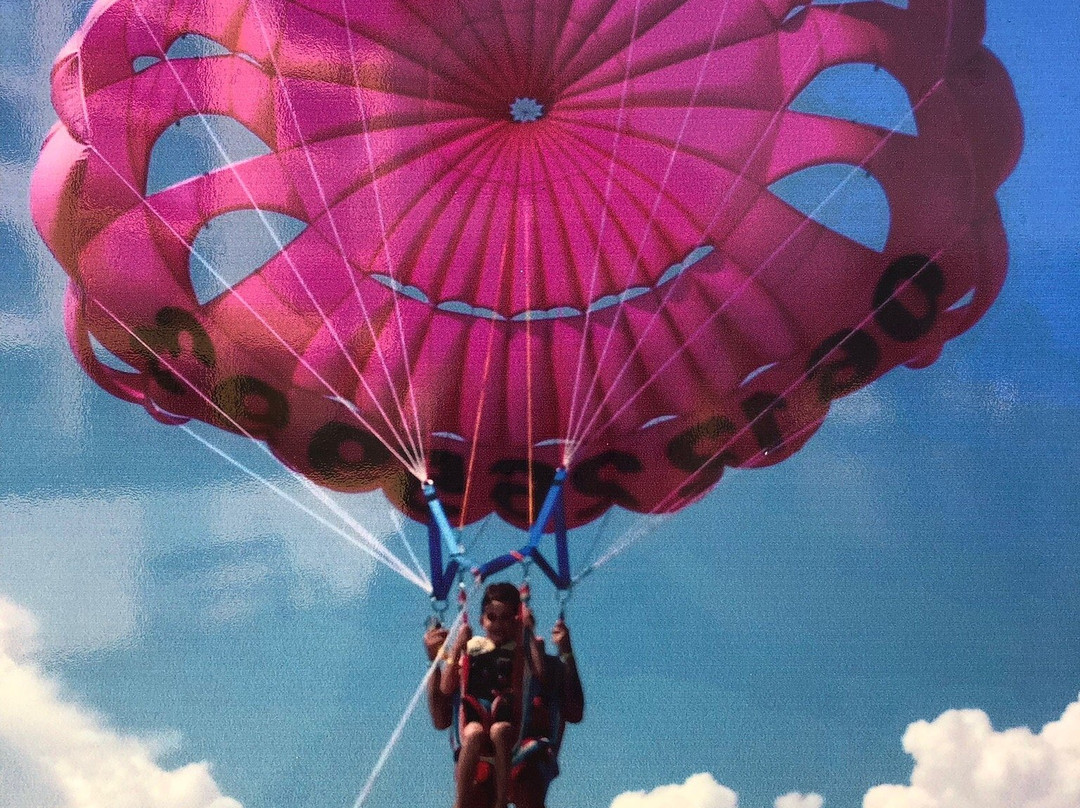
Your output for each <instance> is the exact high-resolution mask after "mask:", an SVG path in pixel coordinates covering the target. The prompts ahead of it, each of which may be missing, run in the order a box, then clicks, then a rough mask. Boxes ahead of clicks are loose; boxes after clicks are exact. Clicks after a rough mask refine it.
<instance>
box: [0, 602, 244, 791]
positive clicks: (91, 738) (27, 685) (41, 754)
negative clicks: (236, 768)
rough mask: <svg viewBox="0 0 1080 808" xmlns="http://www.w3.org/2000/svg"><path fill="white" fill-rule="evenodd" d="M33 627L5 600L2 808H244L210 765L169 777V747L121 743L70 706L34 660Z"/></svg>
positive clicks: (123, 739) (1, 609) (0, 605)
mask: <svg viewBox="0 0 1080 808" xmlns="http://www.w3.org/2000/svg"><path fill="white" fill-rule="evenodd" d="M35 626H36V620H35V619H34V617H33V616H32V615H30V614H29V613H28V612H26V611H25V610H23V609H22V608H20V607H18V606H15V605H14V604H12V603H10V602H8V601H5V600H0V783H3V786H4V787H3V791H2V793H0V808H240V803H238V802H237V801H236V800H234V799H231V798H229V797H225V796H223V795H222V794H221V791H220V789H219V788H218V786H217V784H216V783H215V782H214V779H213V777H212V776H211V775H210V771H209V768H208V766H207V764H206V763H192V764H189V765H187V766H183V767H181V768H179V769H175V770H173V771H167V770H165V769H163V768H161V766H160V765H159V764H158V763H157V758H158V757H159V756H160V755H161V754H162V752H163V751H164V747H165V746H166V745H167V744H165V743H162V742H158V743H154V742H151V741H147V740H144V739H139V738H133V737H129V736H123V735H120V734H118V733H116V732H115V731H113V730H112V729H110V728H109V727H107V726H106V725H105V723H104V721H103V720H102V719H101V718H100V717H98V716H95V715H92V714H90V713H89V712H87V711H86V710H85V709H83V708H82V707H80V706H79V705H77V704H75V703H73V702H72V701H71V700H70V699H67V698H65V697H64V696H63V695H62V694H61V692H60V688H59V687H58V685H57V683H56V682H54V681H52V680H50V679H49V678H47V677H46V676H45V675H44V674H42V672H41V671H40V670H38V669H37V667H36V666H35V665H34V663H33V660H32V658H31V657H29V656H28V651H29V649H31V648H33V645H34V643H33V634H34V631H35Z"/></svg>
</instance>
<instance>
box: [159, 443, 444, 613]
mask: <svg viewBox="0 0 1080 808" xmlns="http://www.w3.org/2000/svg"><path fill="white" fill-rule="evenodd" d="M180 429H182V430H183V431H184V432H186V433H187V434H188V435H190V436H191V437H193V438H194V439H195V440H197V441H198V442H199V443H201V444H202V445H203V446H205V447H206V448H207V449H209V450H210V451H212V452H213V453H214V454H216V455H218V456H220V457H222V458H223V459H225V460H226V461H228V462H229V463H232V464H233V465H234V466H236V467H237V468H238V469H240V470H241V471H242V472H244V473H245V474H247V475H249V476H250V477H252V478H253V479H254V480H256V481H258V482H260V483H262V484H263V485H264V486H266V487H267V488H268V489H270V490H271V491H273V492H274V493H275V494H277V495H278V496H279V497H281V498H282V499H284V500H285V501H286V502H289V503H290V504H292V505H294V506H296V507H297V508H299V509H300V510H301V511H303V512H304V513H306V514H307V515H308V516H310V517H311V518H312V519H314V520H315V521H317V522H318V523H319V524H321V525H323V526H324V527H327V528H329V529H330V530H331V531H333V532H334V533H335V534H337V535H338V536H340V537H341V538H343V539H344V540H345V541H347V542H348V543H349V544H351V545H353V546H354V547H358V548H360V550H362V551H363V552H365V553H366V554H367V555H369V556H370V557H371V558H373V559H374V560H375V561H378V562H379V563H381V564H384V565H385V566H387V567H388V568H389V569H391V570H393V571H394V572H396V573H397V574H398V575H400V576H401V577H402V578H404V579H405V580H406V581H409V582H410V583H412V584H415V585H416V586H417V587H419V588H420V589H421V590H422V591H424V592H430V591H431V582H430V581H427V580H425V579H423V578H421V577H420V576H418V575H417V574H416V573H415V572H413V571H412V570H411V569H410V568H409V567H408V566H407V565H405V564H404V563H402V562H401V561H400V560H398V559H397V557H396V556H394V555H393V553H390V551H389V550H386V547H385V546H384V545H383V544H381V543H380V542H379V540H378V539H376V538H375V536H374V535H373V534H372V533H370V532H368V531H365V534H364V538H365V539H367V541H360V540H358V539H357V538H356V537H355V536H353V535H351V534H349V533H348V532H346V531H345V530H343V529H342V528H341V527H339V526H338V525H335V524H334V523H333V522H331V521H329V520H328V519H326V518H325V517H323V516H322V515H320V514H317V513H315V512H314V511H313V510H311V509H310V508H308V507H307V506H306V505H304V504H303V503H302V502H300V501H298V500H297V499H296V498H295V497H293V496H292V495H291V494H289V493H288V492H287V491H285V490H284V489H282V488H281V487H279V486H277V485H275V484H274V483H273V482H271V481H270V480H268V479H266V478H265V477H263V476H262V475H260V474H259V473H258V472H257V471H255V470H254V469H251V468H248V467H247V466H245V465H244V464H243V463H241V462H240V461H239V460H237V459H236V458H234V457H232V456H231V455H230V454H229V453H228V452H226V451H224V450H223V449H220V448H218V447H217V446H215V445H214V444H213V443H211V442H210V441H208V440H206V439H205V438H204V437H202V436H201V435H199V434H198V433H197V432H195V431H194V430H193V429H191V427H189V426H188V425H187V424H180ZM301 479H303V478H302V477H301ZM373 548H380V549H382V550H384V551H385V552H386V553H387V554H389V558H390V559H393V561H390V560H388V557H387V555H384V554H381V553H379V552H377V551H376V550H375V549H373ZM394 562H397V563H394Z"/></svg>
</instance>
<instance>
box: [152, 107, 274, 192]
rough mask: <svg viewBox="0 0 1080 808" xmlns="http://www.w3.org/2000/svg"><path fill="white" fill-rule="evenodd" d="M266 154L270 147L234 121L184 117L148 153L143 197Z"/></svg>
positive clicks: (201, 116) (212, 117)
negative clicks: (148, 160)
mask: <svg viewBox="0 0 1080 808" xmlns="http://www.w3.org/2000/svg"><path fill="white" fill-rule="evenodd" d="M269 153H270V147H269V146H267V145H266V143H264V142H263V141H262V140H261V139H260V138H259V136H258V135H256V134H255V133H254V132H252V131H251V130H250V129H248V128H247V127H246V126H244V125H243V124H242V123H240V121H238V120H236V119H235V118H230V117H229V116H227V115H188V116H187V117H184V118H181V119H180V120H178V121H177V122H176V123H174V124H173V125H172V126H170V127H169V128H168V129H166V130H165V131H164V132H162V133H161V136H160V137H159V138H158V139H157V141H156V142H155V143H154V147H153V148H152V149H151V150H150V166H149V169H148V171H147V175H146V194H147V196H149V195H150V194H153V193H157V192H158V191H161V190H164V189H165V188H171V187H172V186H174V185H178V184H179V183H181V182H184V181H186V180H190V179H192V178H193V177H201V176H202V175H203V174H208V173H210V172H211V171H216V170H218V169H220V168H226V167H227V166H229V165H233V164H235V163H241V162H243V161H245V160H250V159H251V158H253V157H262V156H263V155H266V154H269Z"/></svg>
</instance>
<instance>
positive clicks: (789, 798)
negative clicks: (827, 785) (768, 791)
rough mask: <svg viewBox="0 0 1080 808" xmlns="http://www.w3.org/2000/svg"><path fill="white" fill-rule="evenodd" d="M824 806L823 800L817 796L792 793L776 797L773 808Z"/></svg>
mask: <svg viewBox="0 0 1080 808" xmlns="http://www.w3.org/2000/svg"><path fill="white" fill-rule="evenodd" d="M824 804H825V800H824V798H822V797H821V795H819V794H799V793H798V792H795V791H793V792H791V793H790V794H785V795H784V796H782V797H777V798H776V801H775V802H773V808H821V806H822V805H824Z"/></svg>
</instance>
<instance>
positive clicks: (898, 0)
mask: <svg viewBox="0 0 1080 808" xmlns="http://www.w3.org/2000/svg"><path fill="white" fill-rule="evenodd" d="M865 2H867V0H814V5H815V6H846V5H848V4H849V3H865ZM870 2H872V3H881V4H883V5H886V6H895V7H896V8H907V7H908V0H870Z"/></svg>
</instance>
